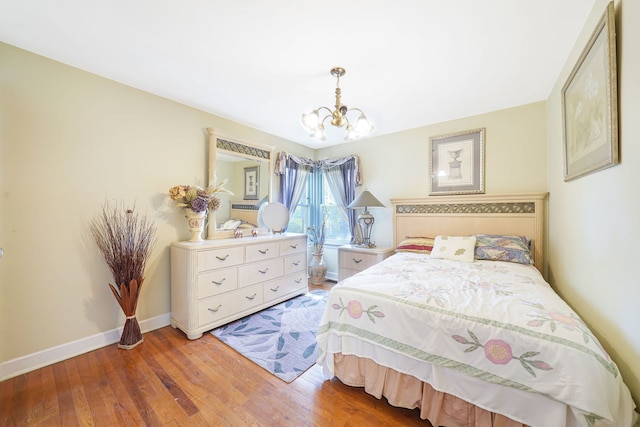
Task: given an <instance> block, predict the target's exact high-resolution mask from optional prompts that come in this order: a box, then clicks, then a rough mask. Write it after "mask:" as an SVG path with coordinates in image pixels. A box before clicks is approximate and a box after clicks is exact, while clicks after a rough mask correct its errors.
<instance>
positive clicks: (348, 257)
mask: <svg viewBox="0 0 640 427" xmlns="http://www.w3.org/2000/svg"><path fill="white" fill-rule="evenodd" d="M377 262H378V257H377V256H376V254H363V253H360V252H348V251H340V260H339V263H340V268H348V269H352V270H364V269H365V268H368V267H371V266H372V265H374V264H376V263H377Z"/></svg>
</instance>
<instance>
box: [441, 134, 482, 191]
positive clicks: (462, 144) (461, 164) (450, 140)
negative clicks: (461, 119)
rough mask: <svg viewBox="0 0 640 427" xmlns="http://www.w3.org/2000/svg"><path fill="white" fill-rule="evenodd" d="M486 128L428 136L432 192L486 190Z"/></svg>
mask: <svg viewBox="0 0 640 427" xmlns="http://www.w3.org/2000/svg"><path fill="white" fill-rule="evenodd" d="M484 134H485V129H484V128H482V129H473V130H468V131H463V132H457V133H451V134H447V135H440V136H434V137H431V138H429V195H430V196H435V195H448V194H474V193H484Z"/></svg>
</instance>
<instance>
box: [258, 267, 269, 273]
mask: <svg viewBox="0 0 640 427" xmlns="http://www.w3.org/2000/svg"><path fill="white" fill-rule="evenodd" d="M258 271H259V272H260V273H262V274H267V271H269V267H267V268H265V269H264V270H258Z"/></svg>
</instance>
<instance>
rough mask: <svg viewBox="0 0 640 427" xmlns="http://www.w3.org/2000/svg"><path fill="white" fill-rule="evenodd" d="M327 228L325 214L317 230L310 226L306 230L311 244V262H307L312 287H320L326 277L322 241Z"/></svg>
mask: <svg viewBox="0 0 640 427" xmlns="http://www.w3.org/2000/svg"><path fill="white" fill-rule="evenodd" d="M326 226H327V214H326V213H325V214H324V216H323V218H322V223H321V225H320V227H319V228H316V227H315V226H311V227H308V228H307V231H308V232H309V242H311V261H309V269H308V273H309V280H310V282H311V284H312V285H321V284H322V283H324V279H325V277H326V275H327V264H326V263H325V261H324V240H325V229H326Z"/></svg>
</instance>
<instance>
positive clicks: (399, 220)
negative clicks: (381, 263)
mask: <svg viewBox="0 0 640 427" xmlns="http://www.w3.org/2000/svg"><path fill="white" fill-rule="evenodd" d="M546 198H547V193H524V194H495V195H486V194H484V195H468V196H467V195H465V196H432V197H426V198H411V199H391V203H392V206H393V233H394V235H393V239H394V244H395V245H396V246H397V245H398V244H399V243H400V242H401V241H402V240H403V239H405V238H406V237H407V236H424V237H435V236H437V235H457V236H465V235H471V234H504V235H517V236H527V237H529V238H530V239H531V241H532V250H533V257H534V261H535V266H536V267H537V268H538V270H539V271H540V272H541V273H542V274H543V275H545V265H544V218H545V201H546Z"/></svg>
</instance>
